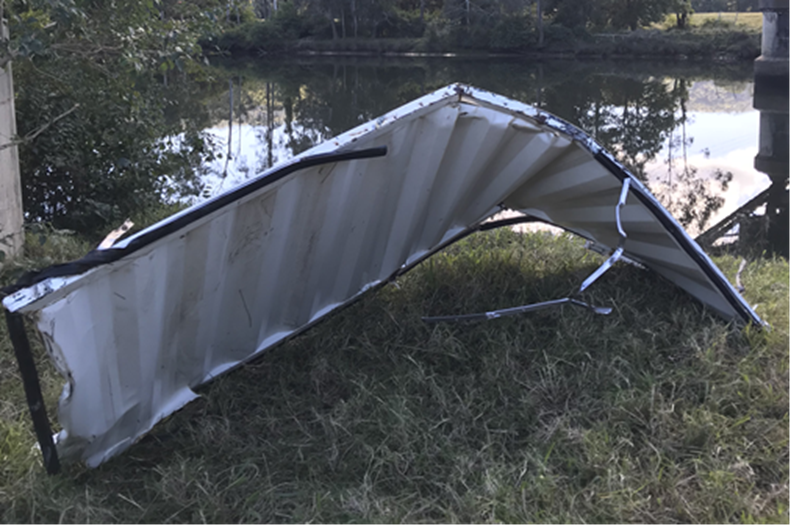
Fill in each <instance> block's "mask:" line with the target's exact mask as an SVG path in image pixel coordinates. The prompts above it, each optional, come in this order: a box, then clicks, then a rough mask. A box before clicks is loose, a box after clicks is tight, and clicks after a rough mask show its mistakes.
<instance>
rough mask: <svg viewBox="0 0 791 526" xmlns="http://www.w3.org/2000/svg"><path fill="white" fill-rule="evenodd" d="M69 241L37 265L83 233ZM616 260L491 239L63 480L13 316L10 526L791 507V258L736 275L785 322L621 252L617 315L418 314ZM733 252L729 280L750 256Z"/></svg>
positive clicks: (7, 417)
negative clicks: (20, 369) (726, 310)
mask: <svg viewBox="0 0 791 526" xmlns="http://www.w3.org/2000/svg"><path fill="white" fill-rule="evenodd" d="M31 241H35V240H34V239H31ZM56 241H57V236H53V237H52V239H51V240H46V243H45V244H44V245H43V246H42V247H38V246H36V243H32V248H34V249H35V252H33V253H32V257H33V258H34V259H35V261H28V262H27V263H26V264H28V265H31V264H34V263H35V262H36V261H38V262H41V261H42V258H44V257H45V256H47V255H48V254H49V257H53V256H52V252H57V253H56V254H55V255H54V258H56V259H58V258H65V257H73V256H76V255H78V252H80V251H81V250H84V248H85V247H84V246H81V245H77V246H74V245H70V244H69V242H68V240H66V241H63V242H62V243H61V244H58V243H56ZM57 247H60V248H57ZM600 262H601V258H600V257H599V256H596V255H594V254H591V253H589V252H587V251H585V250H584V249H583V247H582V243H581V242H580V241H579V240H578V239H574V238H571V237H568V236H562V237H552V236H550V235H548V234H540V233H539V234H526V235H520V234H516V233H513V232H511V231H509V230H506V229H502V230H500V231H497V232H490V233H486V234H478V235H476V236H473V237H471V238H468V239H467V240H465V241H463V242H461V243H459V244H456V245H454V246H452V247H451V248H450V249H448V250H446V251H445V252H443V253H442V254H439V255H437V256H435V257H433V258H431V259H430V260H429V261H427V262H425V263H423V264H421V265H420V266H419V267H418V268H416V269H415V270H413V271H412V272H410V273H409V274H407V275H405V276H404V277H402V278H400V279H399V280H398V283H397V285H398V286H395V285H387V286H386V287H385V288H383V289H381V290H380V291H379V292H377V293H374V294H371V295H369V296H366V297H365V298H364V299H363V300H361V301H360V302H358V303H356V304H355V305H353V306H352V307H350V308H348V309H346V310H344V311H342V312H341V313H338V314H336V315H333V316H331V317H330V318H329V319H327V320H326V321H324V322H322V323H320V324H319V325H317V326H316V327H314V328H312V329H311V330H309V331H308V332H306V333H305V334H304V335H302V336H300V337H297V338H295V339H294V340H292V341H291V342H289V343H286V344H284V345H281V346H279V347H277V348H275V349H273V350H271V351H270V352H268V353H267V354H266V355H265V356H263V357H262V358H261V359H259V360H257V361H256V362H255V363H253V364H250V365H248V366H245V367H243V368H242V369H240V370H238V371H236V372H234V373H232V374H230V375H229V376H226V377H223V378H222V379H220V380H217V381H216V382H214V383H212V384H210V385H209V386H207V387H205V388H203V389H201V390H200V393H201V394H202V395H203V398H202V399H201V400H199V401H197V402H195V403H193V404H191V405H189V406H187V407H186V408H185V409H183V410H182V411H180V412H178V413H177V414H175V415H173V416H172V417H170V418H168V419H167V420H166V421H164V422H162V423H160V424H159V425H158V426H157V427H156V428H155V429H154V430H153V432H152V433H151V434H150V435H149V436H147V437H146V438H144V439H143V440H141V441H140V443H138V444H136V445H135V446H133V447H132V448H131V449H130V450H128V451H127V452H125V453H123V454H121V455H120V456H119V457H116V458H115V459H113V460H111V461H110V462H108V463H107V464H105V465H103V466H101V467H100V468H98V469H95V470H88V469H86V468H84V467H81V466H78V465H71V466H67V467H66V469H65V470H64V472H63V473H62V474H61V475H59V476H56V477H47V476H46V475H45V474H44V471H43V469H42V467H41V465H40V461H39V458H38V457H39V456H38V452H37V451H35V450H34V449H33V444H34V437H33V434H32V430H31V425H30V423H29V417H28V415H27V410H26V407H25V403H24V401H23V400H24V397H23V393H22V388H21V385H20V383H19V381H18V379H17V378H16V374H15V370H14V366H13V362H12V357H11V351H10V347H9V343H8V336H7V334H6V332H5V327H4V326H3V328H2V329H0V520H2V521H4V522H57V521H63V522H88V521H90V522H110V521H112V522H225V523H232V522H338V523H340V522H402V521H403V522H487V523H488V522H518V523H523V522H564V523H565V522H574V523H581V522H596V523H603V522H615V523H620V522H646V523H659V522H661V523H669V522H705V523H712V522H716V523H719V522H778V521H779V522H786V523H787V522H788V520H789V515H788V497H789V487H788V480H789V479H788V475H789V457H788V435H789V420H788V409H789V400H788V393H789V383H788V379H789V372H788V338H789V336H788V299H789V292H788V279H789V277H788V263H787V262H786V261H785V260H778V259H762V260H757V261H752V262H750V263H749V264H748V265H747V267H746V268H745V270H744V271H743V273H742V276H741V280H742V282H743V283H744V285H745V286H746V289H747V290H746V292H745V293H744V295H745V297H746V298H747V300H748V301H749V302H750V304H751V305H757V306H756V309H757V312H758V313H759V314H760V315H761V316H763V317H764V318H765V319H766V320H768V321H769V322H770V323H771V324H772V326H773V329H772V330H768V331H761V330H756V329H754V328H747V329H739V328H738V327H734V326H731V325H728V324H727V323H725V322H723V321H721V320H720V319H718V318H716V317H714V316H713V315H712V314H711V313H710V312H709V311H708V310H706V309H705V308H703V307H702V306H701V305H700V304H698V303H697V302H695V301H694V300H692V299H691V298H690V297H689V296H688V295H686V294H685V293H683V292H680V291H679V290H677V289H676V288H675V287H673V286H671V285H670V284H668V283H667V282H665V281H663V280H662V279H660V278H658V277H657V276H655V275H653V274H652V273H650V272H646V271H642V270H639V269H637V268H634V267H630V266H626V265H618V266H616V267H615V268H614V269H612V270H611V271H610V272H609V273H607V274H605V276H604V277H603V278H602V279H601V280H600V281H599V282H597V283H596V284H595V285H594V286H593V287H592V289H591V292H590V299H591V300H593V301H595V303H597V304H599V305H606V306H612V307H614V312H613V314H611V315H610V316H596V315H593V314H591V313H589V312H587V311H583V310H581V309H574V308H570V307H564V308H563V309H562V310H561V309H559V310H555V311H545V312H540V313H534V314H530V315H524V316H521V317H516V318H507V319H500V320H495V321H489V322H484V323H479V324H471V325H435V326H428V325H425V324H423V323H422V322H421V321H420V316H421V315H438V314H446V313H469V312H479V311H482V310H487V309H492V308H498V307H508V306H515V305H520V304H523V303H527V302H534V301H539V300H545V299H551V298H556V297H560V296H563V295H566V294H567V293H568V292H569V291H570V290H571V289H573V287H574V286H575V285H578V284H579V282H580V281H581V280H582V279H583V278H584V277H585V276H586V275H587V273H589V272H591V271H592V270H593V269H594V268H596V266H597V265H598V264H599V263H600ZM717 262H718V264H719V265H720V267H721V268H722V269H723V271H724V272H725V273H726V275H727V276H728V277H729V278H730V279H733V277H734V274H735V272H736V270H737V268H738V265H739V260H738V259H736V258H733V257H729V256H726V257H722V258H718V259H717ZM4 279H5V281H8V279H10V277H9V276H8V275H6V276H5V278H4ZM38 352H40V349H39V351H38ZM42 375H43V377H44V386H45V391H46V393H47V394H46V396H47V397H48V399H49V409H50V411H51V413H53V418H54V408H55V399H56V397H57V394H58V390H59V387H58V385H59V384H60V380H59V379H57V378H56V377H55V376H54V373H53V372H52V370H51V369H50V368H46V369H44V370H43V372H42Z"/></svg>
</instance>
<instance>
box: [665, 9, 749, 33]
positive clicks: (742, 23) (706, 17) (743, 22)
mask: <svg viewBox="0 0 791 526" xmlns="http://www.w3.org/2000/svg"><path fill="white" fill-rule="evenodd" d="M763 23H764V18H763V13H761V12H755V13H752V12H749V13H747V12H744V13H733V12H731V13H729V12H723V13H693V14H692V16H691V17H690V19H689V25H690V27H692V28H740V29H745V30H749V31H757V32H759V33H760V32H761V30H762V29H763ZM675 25H676V15H675V14H670V15H668V16H667V18H666V19H665V21H664V23H661V24H658V25H657V27H659V28H662V29H667V28H670V27H675Z"/></svg>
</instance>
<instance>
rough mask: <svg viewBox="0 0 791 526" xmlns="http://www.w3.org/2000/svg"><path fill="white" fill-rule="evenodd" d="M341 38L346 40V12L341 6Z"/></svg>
mask: <svg viewBox="0 0 791 526" xmlns="http://www.w3.org/2000/svg"><path fill="white" fill-rule="evenodd" d="M341 38H346V12H345V11H344V10H343V4H341Z"/></svg>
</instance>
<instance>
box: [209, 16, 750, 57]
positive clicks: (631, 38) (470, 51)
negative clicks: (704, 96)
mask: <svg viewBox="0 0 791 526" xmlns="http://www.w3.org/2000/svg"><path fill="white" fill-rule="evenodd" d="M202 45H203V48H204V52H205V53H207V54H224V55H232V56H267V55H355V56H385V57H387V56H402V57H403V56H406V57H408V56H425V57H447V56H460V55H463V56H522V57H529V58H536V59H558V58H588V59H655V60H716V61H723V62H728V61H747V60H754V59H755V58H756V57H758V55H760V50H761V34H760V31H758V32H756V31H755V30H751V29H749V28H743V27H739V26H724V27H696V28H692V29H688V30H662V29H639V30H637V31H632V32H628V33H612V34H595V35H590V34H581V35H576V34H574V33H573V32H571V31H569V30H566V29H565V28H562V27H556V28H553V29H552V30H551V31H548V33H547V39H546V43H545V45H543V46H541V47H539V46H538V45H536V44H535V43H532V42H527V43H525V44H523V45H513V46H509V45H488V46H487V45H484V46H477V47H474V46H470V45H467V44H465V43H464V42H463V41H455V42H453V41H449V40H443V39H437V38H432V37H423V38H398V39H385V38H381V39H362V38H360V39H354V38H345V39H335V40H320V39H311V38H303V39H278V38H275V37H274V36H273V35H272V32H271V31H270V30H269V29H267V26H266V23H263V22H256V23H254V24H252V25H250V24H248V25H243V26H241V27H239V28H235V29H233V30H231V31H228V32H226V33H223V34H222V35H219V36H217V37H213V38H211V39H207V40H205V41H203V42H202Z"/></svg>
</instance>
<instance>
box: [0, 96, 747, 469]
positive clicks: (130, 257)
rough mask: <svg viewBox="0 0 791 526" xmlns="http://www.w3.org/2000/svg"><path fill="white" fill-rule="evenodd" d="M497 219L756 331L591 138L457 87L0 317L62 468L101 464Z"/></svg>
mask: <svg viewBox="0 0 791 526" xmlns="http://www.w3.org/2000/svg"><path fill="white" fill-rule="evenodd" d="M385 149H386V152H387V153H386V155H384V153H385ZM355 152H358V153H355ZM359 152H363V153H361V154H360V153H359ZM503 208H510V209H514V210H518V211H521V212H523V213H524V214H526V215H528V216H530V217H533V218H537V219H540V220H542V221H546V222H549V223H551V224H554V225H557V226H561V227H563V228H565V229H567V230H569V231H571V232H574V233H576V234H579V235H581V236H583V237H585V238H587V239H589V240H591V241H592V242H594V243H595V244H596V246H598V247H605V248H607V249H609V251H610V252H611V253H612V256H611V257H610V259H608V262H606V263H605V264H604V265H603V266H602V269H600V270H601V273H603V272H604V271H606V270H607V268H609V266H611V265H612V263H614V261H615V260H616V259H617V257H616V256H615V254H618V256H620V254H621V253H623V255H624V257H627V258H629V259H630V260H632V261H636V262H638V263H641V264H643V265H645V266H646V267H648V268H651V269H653V270H655V271H657V272H659V273H660V274H662V275H663V276H665V277H667V278H668V279H670V280H671V281H673V282H674V283H676V284H677V285H679V286H680V287H682V288H683V289H685V290H687V291H688V292H689V293H690V294H691V295H692V296H694V297H696V298H697V299H699V300H700V301H702V302H703V303H705V304H706V305H708V306H710V307H711V308H712V309H714V310H715V311H717V312H718V313H719V314H721V315H722V316H724V317H726V318H728V319H735V320H739V321H742V322H754V323H761V320H760V319H759V318H758V316H757V315H756V314H755V313H754V312H753V311H752V310H751V309H750V307H749V306H748V305H747V304H746V303H745V302H744V300H743V299H742V298H741V297H740V296H739V294H738V293H737V292H736V291H735V290H734V289H733V287H731V286H730V284H729V283H728V282H727V280H726V279H725V278H724V276H723V275H722V273H721V272H720V271H719V270H718V269H717V268H716V267H715V266H714V265H713V264H712V263H711V261H710V260H709V259H708V257H707V256H706V255H705V254H704V253H703V251H702V250H700V248H699V247H698V246H697V245H696V244H695V243H694V241H692V239H691V238H690V237H689V236H688V235H687V234H686V233H685V232H684V230H683V229H682V228H681V227H680V226H679V225H678V223H676V222H675V221H674V220H673V218H672V217H670V215H669V214H668V213H667V212H666V211H665V210H664V209H663V208H662V207H661V206H660V205H659V203H658V202H657V201H656V199H654V198H653V197H652V196H651V195H650V194H649V193H648V191H647V190H646V189H645V187H644V186H643V185H642V184H641V183H640V182H639V181H637V180H635V179H634V178H632V176H631V175H630V174H629V173H628V172H626V171H625V170H624V169H623V167H622V166H620V165H619V164H618V163H617V162H616V161H615V160H614V159H613V158H612V156H610V155H609V154H607V153H606V152H604V151H603V150H602V149H601V147H600V146H599V145H597V144H596V143H595V142H594V141H593V140H592V139H590V138H589V137H588V136H586V135H585V134H584V133H583V132H581V131H580V130H578V129H577V128H575V127H573V126H571V125H570V124H568V123H566V122H564V121H562V120H561V119H558V118H557V117H554V116H552V115H549V114H547V113H545V112H543V111H541V110H538V109H536V108H532V107H530V106H527V105H525V104H522V103H519V102H516V101H513V100H509V99H506V98H504V97H500V96H498V95H494V94H491V93H487V92H484V91H481V90H478V89H475V88H471V87H468V86H461V85H454V86H448V87H446V88H443V89H441V90H438V91H436V92H434V93H432V94H430V95H426V96H425V97H422V98H420V99H417V100H416V101H413V102H411V103H409V104H407V105H405V106H402V107H400V108H397V109H395V110H393V111H392V112H390V113H388V114H386V115H384V116H383V117H380V118H379V119H376V120H374V121H371V122H369V123H366V124H364V125H362V126H360V127H358V128H355V129H353V130H351V131H349V132H347V133H345V134H343V135H341V136H339V137H336V138H334V139H331V140H329V141H327V142H326V143H324V144H322V145H319V146H317V147H315V148H313V149H311V150H309V151H308V152H305V153H304V154H302V155H300V156H298V157H297V158H295V159H292V160H291V161H289V162H288V163H286V164H283V165H280V166H277V167H274V168H272V169H271V170H268V171H267V172H265V173H263V174H261V175H260V176H259V177H257V178H256V179H254V180H252V181H250V182H249V183H247V184H246V185H243V186H242V187H240V188H237V189H234V190H232V191H230V192H228V193H226V194H223V195H221V196H218V197H217V198H215V199H212V200H210V201H208V202H206V203H203V204H201V205H198V206H196V207H193V208H191V209H188V210H186V211H184V212H181V213H179V214H176V215H174V216H172V217H170V218H168V219H166V220H164V221H162V222H160V223H158V224H156V225H153V226H151V227H149V228H147V229H145V230H144V231H142V232H140V233H138V234H136V235H134V236H132V237H130V238H128V239H126V240H122V241H120V242H116V243H115V244H113V245H112V246H111V247H109V248H107V249H104V250H98V251H96V252H94V253H91V254H89V255H88V256H86V258H84V259H83V260H80V261H79V262H75V264H72V266H68V265H66V266H63V267H58V268H55V269H47V270H45V271H44V272H43V273H41V274H38V275H35V276H28V277H27V278H26V280H25V281H24V282H23V283H21V284H20V286H19V287H17V290H13V291H10V292H11V293H10V294H9V295H8V296H7V297H6V298H5V299H4V300H3V305H4V306H5V308H6V309H7V310H8V311H10V312H13V313H18V314H26V315H35V316H34V317H33V318H31V319H34V320H35V324H36V327H37V329H38V331H39V332H40V333H41V335H42V336H43V339H44V341H45V342H46V345H47V348H48V350H49V353H50V355H51V357H52V358H53V360H54V361H55V362H56V365H57V367H58V369H59V371H60V372H61V373H62V374H63V375H64V377H65V378H66V380H67V383H66V385H65V387H64V390H63V394H62V396H61V399H60V401H59V407H58V420H59V423H60V425H61V427H62V431H61V432H60V433H58V435H57V448H58V453H59V454H60V455H61V457H62V458H63V459H64V460H83V461H85V462H86V463H87V464H88V465H90V466H96V465H98V464H100V463H102V462H103V461H105V460H107V459H108V458H110V457H111V456H113V455H115V454H117V453H119V452H120V451H123V450H124V449H126V448H128V447H129V446H130V445H131V444H132V443H133V442H134V441H135V440H137V439H138V438H139V437H140V436H142V435H143V434H144V433H146V432H147V431H148V430H149V429H151V427H152V426H153V425H154V424H156V422H157V421H159V420H161V419H162V418H164V417H165V416H167V415H168V414H171V413H172V412H173V411H175V410H177V409H178V408H180V407H182V406H183V405H184V404H186V403H188V402H189V401H191V400H193V399H194V398H195V397H196V394H195V393H194V392H193V389H194V388H195V387H196V386H199V385H201V384H203V383H205V382H207V381H209V380H211V379H212V378H215V377H216V376H218V375H220V374H222V373H224V372H227V371H228V370H230V369H232V368H234V367H236V366H238V365H239V364H241V363H244V362H245V361H247V360H250V359H252V358H253V357H255V356H257V355H258V354H260V353H261V352H263V351H265V350H266V349H268V348H270V347H272V346H274V345H276V344H277V343H279V342H281V341H283V340H284V339H286V338H288V337H290V336H292V335H294V334H297V333H299V332H300V331H303V330H305V329H306V328H307V327H309V326H311V325H312V324H313V323H315V322H316V321H318V320H319V319H321V318H322V317H324V316H326V315H327V314H329V313H330V312H332V311H334V310H336V309H338V308H341V307H343V306H345V305H347V304H348V303H350V302H352V301H354V300H355V299H356V298H357V297H359V296H360V295H361V294H364V293H365V292H367V291H369V290H371V289H373V288H375V287H377V286H378V285H380V284H382V283H386V282H387V281H388V280H391V279H392V278H394V277H395V276H397V275H398V274H400V273H402V272H404V271H406V270H408V269H409V268H411V267H412V266H414V265H415V264H417V263H419V262H420V261H421V260H423V259H425V258H426V257H428V256H430V255H431V254H433V253H435V252H437V251H438V250H440V249H442V248H443V247H444V246H447V245H448V244H449V243H452V242H454V241H455V240H457V239H459V238H461V237H463V236H465V235H467V234H468V233H470V232H472V231H474V230H476V229H478V228H479V226H480V225H481V223H482V222H483V221H485V220H486V219H488V218H490V217H491V216H492V215H494V214H495V213H497V212H499V211H500V210H502V209H503ZM627 234H628V236H627ZM597 272H599V271H597ZM601 273H599V274H598V275H600V274H601ZM598 275H596V276H595V277H594V276H591V278H592V279H591V280H590V281H591V283H592V281H593V280H595V279H596V278H597V277H598ZM586 283H587V281H586ZM588 284H589V283H588ZM586 286H587V285H583V287H581V290H582V289H584V288H585V287H586ZM581 290H580V292H581ZM553 301H554V302H558V301H561V302H563V303H572V304H577V305H579V304H580V300H578V299H576V298H565V299H563V300H553ZM545 303H552V301H550V302H545ZM527 307H528V306H526V307H523V308H522V309H523V310H522V312H525V311H527V310H532V309H530V308H527ZM516 309H519V308H516ZM505 310H513V309H505ZM512 313H513V312H501V313H499V314H498V315H499V316H501V315H508V314H512ZM491 317H496V316H494V315H493V316H491Z"/></svg>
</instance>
